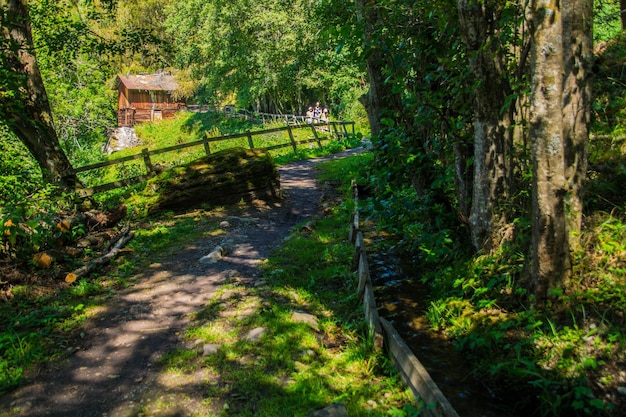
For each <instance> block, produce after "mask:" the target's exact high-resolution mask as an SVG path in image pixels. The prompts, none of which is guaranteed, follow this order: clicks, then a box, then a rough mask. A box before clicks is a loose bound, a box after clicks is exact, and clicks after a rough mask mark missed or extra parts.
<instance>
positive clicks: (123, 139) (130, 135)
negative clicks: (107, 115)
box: [103, 127, 142, 155]
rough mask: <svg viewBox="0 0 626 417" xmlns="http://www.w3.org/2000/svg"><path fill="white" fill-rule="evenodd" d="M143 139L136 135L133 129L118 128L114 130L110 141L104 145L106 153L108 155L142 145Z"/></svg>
mask: <svg viewBox="0 0 626 417" xmlns="http://www.w3.org/2000/svg"><path fill="white" fill-rule="evenodd" d="M141 144H142V142H141V139H139V137H138V136H137V134H136V133H135V129H133V128H132V127H118V128H116V129H114V130H113V132H112V133H111V136H109V140H108V141H107V143H106V144H105V145H104V149H103V150H104V152H105V153H106V154H107V155H110V154H112V153H113V152H115V151H121V150H122V149H127V148H132V147H135V146H139V145H141Z"/></svg>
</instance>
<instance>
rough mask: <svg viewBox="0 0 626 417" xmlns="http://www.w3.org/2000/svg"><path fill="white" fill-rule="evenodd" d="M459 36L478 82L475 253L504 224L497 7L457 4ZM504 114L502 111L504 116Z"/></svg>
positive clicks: (504, 122) (503, 93)
mask: <svg viewBox="0 0 626 417" xmlns="http://www.w3.org/2000/svg"><path fill="white" fill-rule="evenodd" d="M457 6H458V11H459V18H460V22H461V32H462V34H463V38H464V41H465V43H466V44H467V46H468V49H469V50H470V51H471V54H472V55H471V61H470V65H471V70H472V72H473V73H474V74H475V76H476V77H477V80H478V87H477V88H476V90H475V100H476V104H475V114H474V116H475V118H474V184H473V188H472V207H471V213H470V230H471V236H472V243H473V245H474V247H475V248H476V249H477V250H480V249H486V250H490V249H491V248H492V247H493V246H494V245H495V244H496V242H494V240H495V237H496V233H497V231H496V230H494V226H495V225H501V224H502V223H505V222H506V218H505V214H504V212H503V211H502V210H498V206H499V204H500V202H502V201H506V200H507V199H508V198H509V196H510V194H511V186H512V185H511V180H512V169H513V167H512V163H511V160H512V158H511V153H512V149H513V136H512V133H513V131H512V129H510V126H511V124H512V120H513V114H514V112H513V109H514V107H515V106H514V102H512V103H510V106H509V107H508V108H505V103H506V100H507V97H508V96H509V95H510V94H511V87H510V81H509V78H508V77H510V76H511V75H510V74H508V73H507V72H506V71H505V69H504V61H503V59H504V58H502V57H503V54H502V51H499V50H497V49H496V48H497V47H498V46H494V43H495V42H494V40H493V37H494V36H495V35H496V32H497V30H498V28H497V21H498V18H497V12H498V10H497V7H498V6H497V5H496V3H493V2H484V1H478V0H458V2H457ZM503 109H505V110H504V111H503Z"/></svg>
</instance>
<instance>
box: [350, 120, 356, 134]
mask: <svg viewBox="0 0 626 417" xmlns="http://www.w3.org/2000/svg"><path fill="white" fill-rule="evenodd" d="M350 124H351V125H352V136H354V135H355V133H354V122H350Z"/></svg>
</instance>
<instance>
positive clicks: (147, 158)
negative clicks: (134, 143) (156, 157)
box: [141, 148, 154, 174]
mask: <svg viewBox="0 0 626 417" xmlns="http://www.w3.org/2000/svg"><path fill="white" fill-rule="evenodd" d="M141 153H142V155H143V163H144V164H145V165H146V171H147V172H148V174H151V173H153V172H154V167H153V166H152V161H150V152H149V151H148V149H147V148H145V149H142V150H141Z"/></svg>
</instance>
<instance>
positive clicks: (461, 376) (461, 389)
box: [368, 253, 526, 417]
mask: <svg viewBox="0 0 626 417" xmlns="http://www.w3.org/2000/svg"><path fill="white" fill-rule="evenodd" d="M368 260H369V267H370V275H371V278H372V283H373V285H374V292H375V294H376V303H377V306H378V313H379V315H380V316H381V317H384V318H385V319H387V320H388V321H390V322H391V323H392V324H393V326H394V327H395V328H396V330H397V331H398V332H399V333H400V335H401V336H402V338H403V339H404V341H405V342H406V343H407V345H408V346H409V347H410V348H411V350H412V351H413V353H414V354H415V356H417V358H418V359H419V361H420V362H421V363H422V365H424V367H425V368H426V369H427V370H428V373H429V374H430V376H431V377H432V379H433V380H434V381H435V383H436V384H437V386H438V387H439V388H440V389H441V391H442V392H443V394H444V395H445V396H446V398H447V399H448V401H450V404H451V405H452V407H454V409H455V410H456V411H457V413H459V415H460V416H461V417H521V414H516V413H515V411H514V410H511V407H512V405H513V404H512V403H511V401H510V400H509V401H507V400H506V399H502V398H499V397H497V396H496V395H495V393H493V392H492V390H491V389H490V388H489V387H487V386H486V385H485V384H482V383H481V382H480V380H479V379H478V378H477V377H475V376H474V374H473V373H472V370H471V367H470V366H469V365H470V364H469V363H468V362H467V358H466V357H464V356H463V354H462V353H461V352H459V351H457V350H456V349H455V348H454V346H453V345H452V343H451V342H450V341H449V340H446V339H445V338H443V337H442V336H441V335H439V334H438V333H436V332H433V331H431V330H430V326H429V323H428V320H427V318H426V317H425V315H424V312H425V310H426V308H427V307H428V304H427V303H428V301H426V300H428V297H427V293H426V288H425V286H424V285H422V284H420V283H419V280H417V279H415V277H412V276H410V275H409V274H406V273H405V271H404V270H403V269H402V267H401V266H400V261H399V259H398V257H397V256H394V255H393V254H389V253H384V254H368ZM524 415H526V414H524Z"/></svg>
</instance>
